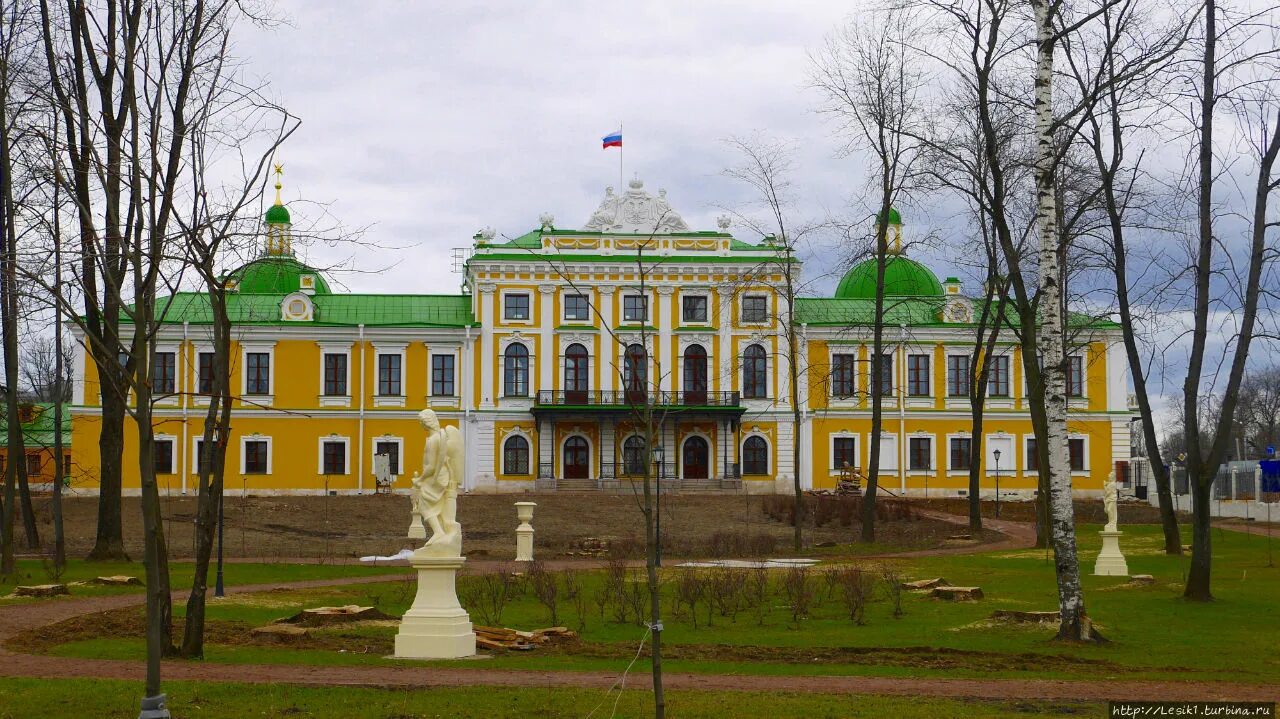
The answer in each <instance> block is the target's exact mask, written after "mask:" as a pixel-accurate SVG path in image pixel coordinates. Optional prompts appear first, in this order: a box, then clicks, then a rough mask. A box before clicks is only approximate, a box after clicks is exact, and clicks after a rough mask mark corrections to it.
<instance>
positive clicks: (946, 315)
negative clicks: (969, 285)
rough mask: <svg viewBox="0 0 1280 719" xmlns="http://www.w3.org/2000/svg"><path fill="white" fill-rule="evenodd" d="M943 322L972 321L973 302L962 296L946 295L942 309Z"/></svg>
mask: <svg viewBox="0 0 1280 719" xmlns="http://www.w3.org/2000/svg"><path fill="white" fill-rule="evenodd" d="M942 321H943V322H960V323H967V322H973V303H972V302H970V301H969V300H968V299H966V298H964V297H954V296H953V297H948V298H947V303H946V305H945V306H944V307H943V309H942Z"/></svg>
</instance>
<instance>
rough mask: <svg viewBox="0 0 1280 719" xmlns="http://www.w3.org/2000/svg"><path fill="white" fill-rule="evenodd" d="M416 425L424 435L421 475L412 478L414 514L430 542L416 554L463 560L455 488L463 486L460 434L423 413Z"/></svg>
mask: <svg viewBox="0 0 1280 719" xmlns="http://www.w3.org/2000/svg"><path fill="white" fill-rule="evenodd" d="M418 421H419V422H421V423H422V428H423V429H425V430H426V431H427V441H426V444H425V445H424V446H423V448H422V471H421V472H415V473H414V475H413V512H414V514H417V515H419V516H421V517H422V522H423V524H425V525H426V526H427V527H430V528H431V538H430V539H428V540H427V543H426V544H425V545H423V547H422V548H421V549H419V550H418V551H419V552H420V553H422V554H424V555H429V556H433V557H459V556H462V525H461V524H458V521H457V519H456V517H457V514H458V486H459V485H460V484H461V482H462V466H463V454H462V453H463V448H462V433H461V432H459V431H458V428H457V427H441V426H440V420H439V419H437V418H436V413H435V412H433V411H432V410H429V409H424V410H422V411H421V412H419V413H418Z"/></svg>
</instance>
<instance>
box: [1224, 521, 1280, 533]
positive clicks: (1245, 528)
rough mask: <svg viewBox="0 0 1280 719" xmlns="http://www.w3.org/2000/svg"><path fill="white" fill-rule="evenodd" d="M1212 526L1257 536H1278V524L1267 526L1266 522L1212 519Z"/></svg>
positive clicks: (1279, 531)
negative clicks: (1255, 522)
mask: <svg viewBox="0 0 1280 719" xmlns="http://www.w3.org/2000/svg"><path fill="white" fill-rule="evenodd" d="M1278 518H1280V517H1278ZM1213 527H1214V528H1216V529H1227V530H1230V531H1232V532H1240V533H1242V534H1252V535H1254V536H1257V537H1267V536H1271V537H1280V526H1277V527H1272V526H1268V525H1267V524H1266V523H1263V524H1254V523H1252V522H1245V521H1244V520H1240V519H1221V520H1214V521H1213Z"/></svg>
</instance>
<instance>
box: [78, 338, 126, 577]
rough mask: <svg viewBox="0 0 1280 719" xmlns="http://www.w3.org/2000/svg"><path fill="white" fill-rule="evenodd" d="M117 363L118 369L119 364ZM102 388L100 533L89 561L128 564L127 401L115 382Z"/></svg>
mask: <svg viewBox="0 0 1280 719" xmlns="http://www.w3.org/2000/svg"><path fill="white" fill-rule="evenodd" d="M95 361H96V359H95ZM115 362H116V364H117V366H118V364H119V360H115ZM112 370H116V368H112ZM116 371H118V370H116ZM98 372H99V376H101V372H102V364H101V363H99V364H98ZM100 384H101V386H102V419H101V421H100V426H101V431H100V432H99V434H98V531H97V534H96V535H95V537H94V543H93V549H92V550H90V552H89V556H88V559H89V560H90V561H98V562H127V561H129V555H128V553H127V552H125V549H124V522H123V519H122V516H121V510H122V509H123V504H122V496H121V486H122V481H121V474H122V472H121V467H120V462H121V459H122V458H123V456H124V414H125V411H124V401H123V399H122V398H121V396H120V390H119V389H116V388H114V387H112V385H113V383H112V382H110V381H107V380H103V381H101V382H100Z"/></svg>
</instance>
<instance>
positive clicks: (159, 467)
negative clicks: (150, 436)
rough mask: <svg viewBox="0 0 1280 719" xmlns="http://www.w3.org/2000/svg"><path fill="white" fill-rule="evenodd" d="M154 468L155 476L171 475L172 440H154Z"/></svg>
mask: <svg viewBox="0 0 1280 719" xmlns="http://www.w3.org/2000/svg"><path fill="white" fill-rule="evenodd" d="M155 467H156V474H173V440H171V439H157V440H156V443H155Z"/></svg>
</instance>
